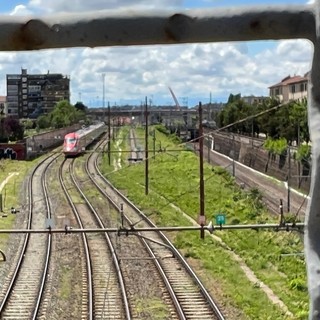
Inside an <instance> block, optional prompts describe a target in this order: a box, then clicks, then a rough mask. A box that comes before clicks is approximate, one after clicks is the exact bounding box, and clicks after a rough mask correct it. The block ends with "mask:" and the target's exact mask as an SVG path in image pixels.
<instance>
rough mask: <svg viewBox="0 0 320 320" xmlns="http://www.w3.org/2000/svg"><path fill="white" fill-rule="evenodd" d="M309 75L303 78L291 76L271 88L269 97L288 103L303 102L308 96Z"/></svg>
mask: <svg viewBox="0 0 320 320" xmlns="http://www.w3.org/2000/svg"><path fill="white" fill-rule="evenodd" d="M308 80H309V77H308V73H306V74H305V75H304V76H303V77H302V76H297V75H294V76H293V77H291V76H290V75H289V76H287V77H285V78H284V79H282V80H281V82H279V83H277V84H275V85H273V86H271V87H269V96H270V97H274V98H277V99H279V101H280V102H282V103H286V102H289V101H293V100H302V99H303V98H307V95H308Z"/></svg>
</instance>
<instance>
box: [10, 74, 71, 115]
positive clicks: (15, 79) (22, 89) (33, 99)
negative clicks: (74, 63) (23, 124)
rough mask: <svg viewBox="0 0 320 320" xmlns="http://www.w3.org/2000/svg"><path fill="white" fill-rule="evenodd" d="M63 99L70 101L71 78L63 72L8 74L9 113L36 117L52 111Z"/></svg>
mask: <svg viewBox="0 0 320 320" xmlns="http://www.w3.org/2000/svg"><path fill="white" fill-rule="evenodd" d="M61 100H67V101H70V79H69V78H68V77H66V76H63V75H62V74H57V73H52V74H50V73H49V72H48V73H47V74H28V73H27V70H26V69H22V70H21V74H7V108H8V112H7V114H8V115H9V116H14V117H17V118H36V117H38V116H39V115H40V114H47V113H49V112H51V111H52V110H53V109H54V107H55V105H56V103H57V102H59V101H61Z"/></svg>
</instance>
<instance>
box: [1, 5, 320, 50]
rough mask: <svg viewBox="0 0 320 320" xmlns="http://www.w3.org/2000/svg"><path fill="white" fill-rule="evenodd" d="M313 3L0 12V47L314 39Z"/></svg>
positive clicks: (19, 48) (5, 48)
mask: <svg viewBox="0 0 320 320" xmlns="http://www.w3.org/2000/svg"><path fill="white" fill-rule="evenodd" d="M315 11H316V10H315V6H313V5H305V6H273V7H270V6H259V7H257V6H255V7H244V8H241V9H240V8H234V9H233V8H230V9H205V10H185V11H180V12H174V11H162V12H161V11H160V12H159V11H153V12H150V11H148V12H133V11H126V12H123V11H110V10H109V11H99V12H91V13H85V14H64V15H56V16H45V17H39V18H37V17H29V18H26V17H12V16H9V17H8V16H1V17H0V50H1V51H19V50H38V49H48V48H67V47H99V46H128V45H148V44H149V45H150V44H174V43H201V42H202V43H203V42H220V41H245V40H246V41H247V40H248V41H249V40H269V39H297V38H305V39H309V40H311V41H314V40H315V23H316V22H315Z"/></svg>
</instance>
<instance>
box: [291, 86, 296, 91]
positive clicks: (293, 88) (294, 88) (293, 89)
mask: <svg viewBox="0 0 320 320" xmlns="http://www.w3.org/2000/svg"><path fill="white" fill-rule="evenodd" d="M295 92H296V86H295V85H294V84H293V85H292V86H291V93H295Z"/></svg>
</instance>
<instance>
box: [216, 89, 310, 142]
mask: <svg viewBox="0 0 320 320" xmlns="http://www.w3.org/2000/svg"><path fill="white" fill-rule="evenodd" d="M278 105H279V108H276V109H274V110H272V111H270V112H266V113H264V114H261V115H259V116H257V117H254V118H252V116H254V115H257V114H259V113H261V112H265V111H268V110H269V109H272V108H274V107H276V106H278ZM247 117H250V118H249V119H248V120H246V121H242V120H243V119H246V118H247ZM216 121H217V124H218V126H219V127H220V128H221V127H224V126H227V125H230V124H232V123H236V124H235V125H233V126H230V127H228V129H227V130H228V131H230V132H234V133H240V134H244V135H250V136H251V135H252V134H253V135H254V136H258V135H259V134H260V133H263V134H265V135H266V136H267V137H270V138H271V139H273V140H276V139H279V138H283V139H286V141H287V142H288V144H289V145H291V144H292V142H293V141H296V142H297V143H298V144H300V143H301V142H306V143H308V142H309V141H310V135H309V129H308V115H307V100H306V99H304V100H302V101H293V102H290V103H287V104H285V105H281V106H280V103H279V101H277V100H275V99H271V98H269V99H266V100H264V101H263V102H262V103H256V104H253V105H251V104H247V103H245V102H244V101H243V100H242V99H241V96H240V95H235V96H234V95H230V97H229V101H228V103H227V104H226V106H225V107H224V108H223V109H222V110H221V111H220V112H219V113H218V115H217V119H216ZM237 122H238V123H237Z"/></svg>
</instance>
